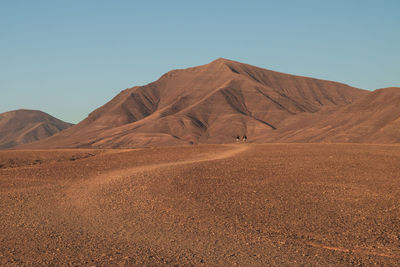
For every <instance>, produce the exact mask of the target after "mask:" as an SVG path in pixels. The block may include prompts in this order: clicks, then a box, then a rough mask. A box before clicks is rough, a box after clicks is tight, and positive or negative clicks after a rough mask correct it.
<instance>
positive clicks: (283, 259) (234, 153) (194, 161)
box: [0, 144, 400, 266]
mask: <svg viewBox="0 0 400 267" xmlns="http://www.w3.org/2000/svg"><path fill="white" fill-rule="evenodd" d="M0 214H1V224H0V265H1V266H13V265H37V266H45V265H55V266H59V265H66V264H68V265H75V266H77V265H86V266H92V265H96V266H110V265H124V264H125V265H175V264H178V265H204V266H212V265H225V266H231V265H238V266H266V265H280V266H285V265H329V264H330V265H335V266H340V265H342V266H348V265H363V264H364V265H373V264H376V265H391V266H398V265H399V264H400V146H399V145H367V144H360V145H356V144H226V145H191V146H177V147H159V148H143V149H136V150H128V149H125V150H123V149H115V150H112V149H107V150H83V149H82V150H79V149H76V150H15V151H13V150H6V151H0Z"/></svg>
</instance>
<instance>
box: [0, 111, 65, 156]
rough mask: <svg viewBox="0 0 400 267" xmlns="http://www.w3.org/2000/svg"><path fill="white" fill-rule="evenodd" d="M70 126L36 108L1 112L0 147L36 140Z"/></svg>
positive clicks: (4, 147)
mask: <svg viewBox="0 0 400 267" xmlns="http://www.w3.org/2000/svg"><path fill="white" fill-rule="evenodd" d="M71 126H72V124H70V123H66V122H63V121H61V120H59V119H56V118H54V117H52V116H50V115H49V114H47V113H44V112H42V111H38V110H24V109H20V110H14V111H9V112H5V113H1V114H0V149H6V148H12V147H14V146H17V145H20V144H27V143H30V142H33V141H37V140H40V139H43V138H46V137H49V136H52V135H54V134H55V133H58V132H60V131H62V130H64V129H66V128H69V127H71Z"/></svg>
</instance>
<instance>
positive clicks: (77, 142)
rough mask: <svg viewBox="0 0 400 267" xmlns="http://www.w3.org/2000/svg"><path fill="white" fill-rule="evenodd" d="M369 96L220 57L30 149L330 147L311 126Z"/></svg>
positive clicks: (119, 100)
mask: <svg viewBox="0 0 400 267" xmlns="http://www.w3.org/2000/svg"><path fill="white" fill-rule="evenodd" d="M369 95H371V92H370V91H366V90H362V89H358V88H354V87H351V86H349V85H346V84H342V83H338V82H333V81H326V80H321V79H315V78H309V77H304V76H296V75H291V74H285V73H280V72H275V71H270V70H267V69H262V68H259V67H255V66H251V65H248V64H244V63H240V62H236V61H232V60H228V59H223V58H219V59H216V60H214V61H212V62H210V63H208V64H205V65H201V66H196V67H191V68H187V69H178V70H171V71H169V72H167V73H165V74H164V75H162V76H161V77H160V78H159V79H158V80H156V81H154V82H152V83H149V84H147V85H144V86H134V87H132V88H128V89H125V90H123V91H121V92H120V93H119V94H118V95H116V96H115V97H114V98H112V99H111V100H110V101H109V102H107V103H106V104H104V105H103V106H101V107H99V108H98V109H96V110H94V111H93V112H91V113H90V114H89V116H88V117H87V118H86V119H84V120H83V121H81V122H80V123H79V124H77V125H76V126H74V127H71V128H70V129H67V130H65V131H64V132H61V133H59V134H57V135H55V136H53V137H50V138H48V139H46V140H45V141H43V142H38V143H36V144H34V146H32V147H49V148H51V147H140V146H157V145H178V144H197V143H230V142H232V141H233V140H234V138H235V137H236V136H237V135H240V136H243V135H245V134H246V135H248V136H249V137H251V139H250V141H254V142H278V141H279V142H294V141H295V142H310V141H312V142H324V138H325V137H324V134H322V133H320V132H321V131H322V132H323V130H321V129H319V130H315V129H313V127H312V125H313V124H314V123H315V124H316V125H321V128H322V129H323V128H324V127H325V128H326V126H324V123H323V121H324V118H331V119H330V120H333V119H332V118H333V117H334V116H335V115H332V114H335V113H336V112H339V113H336V114H340V112H345V111H340V110H343V109H344V108H346V107H348V108H349V109H348V110H347V111H346V112H348V113H351V112H352V109H351V107H352V106H353V104H354V103H355V102H357V101H361V99H363V98H366V97H368V96H369ZM355 107H356V106H355ZM359 108H360V107H358V108H357V107H356V108H355V109H359ZM343 114H345V113H343ZM329 116H330V117H329ZM300 122H304V125H305V126H303V125H302V123H300ZM296 127H297V128H298V129H296ZM313 135H319V136H320V138H319V139H318V138H315V137H312V136H313ZM329 140H342V139H340V138H336V139H335V138H331V137H330V136H329V135H328V136H326V141H329ZM343 140H344V139H343ZM349 140H350V139H349ZM351 140H364V139H357V138H355V139H354V138H353V139H351ZM380 140H381V139H380ZM382 140H383V139H382ZM367 141H368V140H367ZM369 141H371V140H369Z"/></svg>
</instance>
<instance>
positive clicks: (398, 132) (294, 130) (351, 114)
mask: <svg viewBox="0 0 400 267" xmlns="http://www.w3.org/2000/svg"><path fill="white" fill-rule="evenodd" d="M310 122H311V123H310ZM299 125H302V127H299ZM281 133H282V134H281V136H279V138H276V139H275V140H270V141H279V140H280V141H286V142H335V143H338V142H351V143H400V87H391V88H383V89H378V90H375V91H373V92H371V93H369V94H367V95H365V96H364V97H362V98H360V99H358V100H357V101H355V102H354V103H352V104H350V105H347V106H344V107H342V108H339V109H337V110H334V111H333V112H332V111H331V112H321V113H316V114H312V115H309V116H308V117H306V116H304V117H303V118H298V120H297V121H296V122H295V123H292V124H288V125H286V127H282V129H281Z"/></svg>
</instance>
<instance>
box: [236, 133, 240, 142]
mask: <svg viewBox="0 0 400 267" xmlns="http://www.w3.org/2000/svg"><path fill="white" fill-rule="evenodd" d="M239 141H240V137H239V135H238V136H236V143H239Z"/></svg>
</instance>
